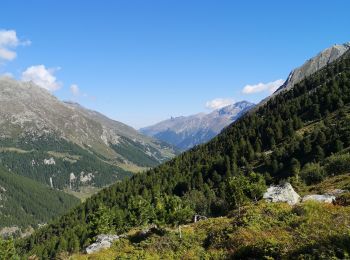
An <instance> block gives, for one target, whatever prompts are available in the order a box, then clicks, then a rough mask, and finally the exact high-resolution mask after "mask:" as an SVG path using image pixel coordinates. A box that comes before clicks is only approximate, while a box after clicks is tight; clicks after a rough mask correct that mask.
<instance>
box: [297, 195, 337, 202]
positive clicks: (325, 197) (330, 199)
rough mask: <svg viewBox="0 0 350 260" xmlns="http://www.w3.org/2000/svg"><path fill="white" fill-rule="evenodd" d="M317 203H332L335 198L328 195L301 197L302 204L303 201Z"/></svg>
mask: <svg viewBox="0 0 350 260" xmlns="http://www.w3.org/2000/svg"><path fill="white" fill-rule="evenodd" d="M310 200H312V201H318V202H323V203H332V202H333V201H335V196H333V195H329V194H323V195H320V194H312V195H306V196H305V197H303V200H302V201H303V202H304V201H310Z"/></svg>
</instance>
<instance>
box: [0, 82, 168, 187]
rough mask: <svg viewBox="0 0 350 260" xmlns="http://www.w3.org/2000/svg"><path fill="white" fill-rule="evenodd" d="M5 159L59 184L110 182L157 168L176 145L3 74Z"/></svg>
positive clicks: (0, 110)
mask: <svg viewBox="0 0 350 260" xmlns="http://www.w3.org/2000/svg"><path fill="white" fill-rule="evenodd" d="M0 144H1V148H0V149H1V153H0V160H1V164H2V165H3V166H5V167H6V168H7V169H8V170H12V171H14V172H16V173H19V174H22V175H25V176H27V177H30V178H33V179H35V180H37V181H40V182H42V183H45V184H47V185H51V186H52V187H55V188H60V189H63V188H72V187H79V186H81V185H93V186H104V185H107V184H110V183H112V182H113V181H115V180H118V179H123V178H124V177H126V176H130V173H128V172H127V171H125V170H123V169H122V168H124V169H125V168H127V169H129V168H131V166H135V167H151V166H155V165H157V164H159V163H161V162H164V161H166V160H168V159H170V158H171V157H172V156H174V150H173V149H172V147H170V146H168V145H166V144H163V143H161V142H159V141H157V140H154V139H152V138H150V137H147V136H143V135H141V134H140V133H138V132H137V131H136V130H134V129H133V128H131V127H129V126H127V125H125V124H122V123H120V122H117V121H114V120H111V119H109V118H107V117H105V116H103V115H101V114H99V113H97V112H95V111H90V110H87V109H85V108H83V107H81V106H79V105H77V104H74V103H64V102H61V101H60V100H58V99H57V98H56V97H54V96H53V95H51V94H50V93H49V92H48V91H46V90H45V89H42V88H40V87H38V86H36V85H34V84H33V83H31V82H19V81H16V80H14V79H10V78H5V77H3V78H0Z"/></svg>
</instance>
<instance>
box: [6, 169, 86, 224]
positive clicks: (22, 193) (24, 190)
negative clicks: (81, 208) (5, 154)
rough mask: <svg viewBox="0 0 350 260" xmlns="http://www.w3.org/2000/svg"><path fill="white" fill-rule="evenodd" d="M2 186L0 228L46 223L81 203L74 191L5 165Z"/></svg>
mask: <svg viewBox="0 0 350 260" xmlns="http://www.w3.org/2000/svg"><path fill="white" fill-rule="evenodd" d="M0 186H1V191H0V194H1V200H0V204H1V208H0V213H1V214H0V228H3V227H7V226H14V225H16V226H19V227H27V226H28V225H37V224H39V223H46V222H48V221H50V220H51V219H53V218H55V217H57V216H59V215H61V214H63V213H64V212H66V211H68V210H69V209H71V208H72V207H74V206H75V205H77V204H78V203H79V200H78V199H76V198H74V197H73V196H71V195H68V194H65V193H64V192H61V191H57V190H53V189H50V188H49V187H47V186H46V185H43V184H40V183H37V182H35V181H33V180H31V179H28V178H26V177H23V176H19V175H16V174H14V173H10V172H8V171H6V170H4V169H2V168H0Z"/></svg>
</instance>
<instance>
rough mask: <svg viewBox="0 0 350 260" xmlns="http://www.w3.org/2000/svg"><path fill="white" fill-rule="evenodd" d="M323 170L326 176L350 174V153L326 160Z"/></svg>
mask: <svg viewBox="0 0 350 260" xmlns="http://www.w3.org/2000/svg"><path fill="white" fill-rule="evenodd" d="M325 169H326V173H327V175H339V174H343V173H348V172H350V153H346V154H338V155H333V156H330V157H329V158H327V160H326V164H325Z"/></svg>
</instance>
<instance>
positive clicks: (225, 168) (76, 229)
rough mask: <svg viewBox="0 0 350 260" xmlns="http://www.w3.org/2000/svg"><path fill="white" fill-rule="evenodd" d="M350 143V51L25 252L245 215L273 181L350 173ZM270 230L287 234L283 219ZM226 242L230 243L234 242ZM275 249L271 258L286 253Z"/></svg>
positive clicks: (45, 232) (88, 205)
mask: <svg viewBox="0 0 350 260" xmlns="http://www.w3.org/2000/svg"><path fill="white" fill-rule="evenodd" d="M349 147H350V54H349V53H347V54H345V55H344V56H343V57H342V58H341V59H339V60H337V61H336V62H334V63H332V64H330V65H329V66H327V67H326V68H325V69H322V70H321V71H319V72H317V73H316V74H314V75H312V76H310V77H308V78H306V79H305V80H303V81H302V82H300V83H299V84H296V85H295V87H294V88H293V89H291V90H290V91H288V92H284V93H281V94H279V95H278V96H276V97H274V98H273V99H271V100H270V101H268V102H267V104H266V105H264V106H262V107H260V108H259V109H258V110H257V111H255V112H254V113H250V114H247V115H246V116H244V117H243V118H241V119H240V120H238V121H237V122H235V123H234V124H232V125H231V126H229V127H227V128H226V129H225V130H224V131H223V132H222V133H221V134H220V135H219V136H218V137H216V138H215V139H214V140H212V141H211V142H209V143H208V144H206V145H201V146H198V147H195V148H193V149H192V150H190V151H188V152H186V153H183V154H181V155H180V156H178V157H176V158H175V159H173V160H171V161H170V162H167V163H165V164H163V165H161V166H159V167H156V168H154V169H152V170H149V171H147V172H145V173H142V174H138V175H135V176H133V177H132V178H131V179H129V180H125V181H123V182H121V183H117V184H115V185H113V186H111V187H109V188H106V189H104V190H103V191H101V192H100V193H98V194H97V195H95V196H93V197H92V198H90V199H88V200H87V201H86V202H85V203H84V204H81V205H79V206H78V207H77V208H75V209H74V210H73V211H71V212H70V213H68V214H66V215H64V216H63V217H62V218H60V220H58V221H56V222H54V223H52V224H51V225H49V226H47V227H45V228H43V229H40V230H39V231H37V232H36V233H35V234H34V235H33V236H31V237H30V238H29V239H27V240H25V241H22V242H21V243H20V244H19V246H18V248H19V250H20V252H21V254H26V253H30V254H37V255H38V256H43V257H45V258H49V257H54V256H55V255H56V254H58V253H60V252H62V251H68V252H74V251H78V250H80V249H83V248H84V247H85V246H86V245H87V244H89V243H90V242H91V239H93V237H94V236H95V235H96V234H98V233H105V232H117V233H120V232H125V231H126V230H128V229H130V228H132V227H135V226H143V225H146V224H148V223H157V224H159V225H169V224H170V225H177V224H181V223H186V222H188V221H190V219H191V218H192V217H193V215H194V214H195V213H197V214H201V215H206V216H211V217H214V216H222V215H226V214H228V213H229V212H230V211H231V210H235V209H238V210H239V211H238V212H240V209H241V207H242V206H243V205H245V204H246V203H247V202H248V201H255V200H258V199H259V198H261V195H262V192H263V191H264V189H265V183H267V184H270V183H274V182H279V181H281V180H285V179H288V180H289V181H290V182H292V183H293V185H294V186H296V187H303V186H304V187H305V186H306V185H313V184H317V183H319V182H321V181H322V180H323V179H326V178H328V177H329V176H334V175H337V174H342V173H346V172H350V155H349V153H348V151H349ZM321 210H322V209H321ZM239 214H240V213H239ZM315 214H316V213H315ZM342 214H343V213H342ZM341 216H342V215H341ZM344 216H346V215H344ZM275 224H276V226H273V225H275ZM325 225H331V223H328V222H327V223H325ZM271 228H272V229H273V228H275V230H274V229H273V231H274V232H278V231H277V230H278V223H274V224H272V227H271ZM313 230H317V226H316V227H314V229H313ZM207 235H208V239H209V238H210V234H207ZM329 236H330V235H329V234H326V233H322V236H318V237H315V238H314V239H316V240H315V241H314V242H315V244H322V243H327V241H332V240H331V237H329ZM222 239H223V243H224V242H225V239H227V238H225V237H224V238H222ZM344 239H345V238H344ZM328 243H329V242H328ZM342 243H343V244H344V243H345V240H341V241H340V242H339V244H342ZM339 248H340V249H339ZM339 248H338V247H337V244H335V245H334V247H333V248H332V247H331V248H328V247H325V249H322V248H321V249H320V250H321V251H317V252H318V253H320V254H323V255H324V256H325V258H327V256H332V255H334V250H335V251H336V250H338V249H339V250H341V247H339ZM237 250H238V249H236V251H232V252H231V254H232V255H231V256H234V254H235V252H236V253H237V252H239V251H237ZM252 250H253V249H252ZM322 250H323V251H322ZM332 250H333V251H332ZM249 252H253V251H249V248H248V249H247V251H245V252H244V253H245V254H246V255H245V256H247V255H249ZM273 253H274V252H271V254H270V253H269V252H267V256H270V257H281V255H278V254H277V256H276V255H274V254H273ZM311 254H312V252H311Z"/></svg>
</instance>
